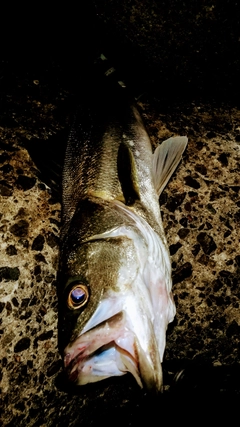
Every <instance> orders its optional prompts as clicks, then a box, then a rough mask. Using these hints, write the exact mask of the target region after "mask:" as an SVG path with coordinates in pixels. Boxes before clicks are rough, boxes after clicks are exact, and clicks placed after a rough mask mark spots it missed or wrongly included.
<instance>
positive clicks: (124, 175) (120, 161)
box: [117, 142, 140, 205]
mask: <svg viewBox="0 0 240 427" xmlns="http://www.w3.org/2000/svg"><path fill="white" fill-rule="evenodd" d="M117 169H118V179H119V181H120V184H121V187H122V192H123V195H124V198H125V203H126V205H132V204H134V202H135V201H136V200H139V199H140V193H139V186H138V177H137V168H136V164H135V160H134V157H133V154H132V152H131V150H130V149H129V147H128V146H127V145H126V144H125V143H124V142H121V144H120V146H119V150H118V157H117Z"/></svg>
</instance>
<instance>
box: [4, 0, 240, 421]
mask: <svg viewBox="0 0 240 427" xmlns="http://www.w3.org/2000/svg"><path fill="white" fill-rule="evenodd" d="M95 3H96V5H97V7H98V14H99V19H100V24H101V25H102V22H101V19H102V10H99V8H100V6H99V5H98V2H95ZM112 3H114V2H112ZM136 3H137V2H136ZM170 3H171V6H172V9H171V11H172V12H171V14H170V18H169V20H170V23H169V25H170V24H171V23H173V24H174V25H175V26H174V28H178V25H177V23H178V16H179V15H178V16H175V15H174V14H173V3H174V2H170ZM175 3H177V2H175ZM117 4H118V3H117ZM147 4H148V2H147ZM154 4H155V3H154ZM124 5H125V2H124ZM125 6H126V5H125ZM125 6H124V7H125ZM130 6H131V7H132V9H131V13H132V14H131V16H132V18H131V19H132V21H131V20H129V19H128V20H127V18H126V17H127V16H128V17H129V16H130V15H127V12H126V9H124V11H125V12H124V13H125V14H123V15H122V19H119V20H118V21H117V24H116V27H117V30H116V31H117V35H116V40H119V39H118V37H119V34H121V31H122V34H123V41H124V44H123V45H122V44H121V42H119V41H118V43H120V44H119V46H121V48H122V51H121V52H120V59H121V60H120V59H118V60H116V62H118V61H119V62H120V63H121V64H122V62H121V61H122V57H123V56H124V54H123V52H124V49H125V46H126V43H129V46H130V47H131V48H129V51H127V54H128V55H130V54H129V52H131V51H132V50H131V49H133V51H134V52H135V55H136V57H137V58H138V61H140V59H139V58H141V55H140V56H139V53H138V49H140V51H141V54H142V55H143V58H144V59H145V62H146V61H147V54H146V49H147V47H148V43H150V42H151V40H150V39H151V38H153V39H154V36H155V38H156V34H157V31H159V28H158V27H157V26H155V32H154V30H152V32H151V31H150V30H149V28H150V27H149V26H148V27H147V28H148V31H147V32H146V31H145V32H144V31H143V33H142V37H141V39H140V38H139V37H140V35H139V34H138V35H137V36H136V37H135V38H134V35H133V33H132V32H128V33H127V34H128V39H124V37H125V34H126V32H127V28H128V23H129V22H132V23H133V25H138V26H139V25H140V24H139V22H138V19H139V14H138V13H137V9H133V2H130V3H129V7H130ZM126 7H127V6H126ZM149 7H150V6H149V5H148V9H146V11H149ZM209 8H210V9H209ZM211 8H212V9H211ZM100 9H101V8H100ZM165 9H167V5H166V7H165ZM165 9H164V10H165ZM114 10H115V12H116V10H118V8H117V9H114ZM133 10H135V15H134V14H133ZM204 10H205V12H204V13H205V15H204V14H203V11H202V10H201V11H200V12H201V13H200V12H199V13H200V15H199V18H198V23H200V24H199V28H200V30H202V27H201V25H203V24H202V22H204V19H205V21H207V22H208V23H209V19H210V18H211V20H212V21H211V22H214V25H215V27H214V28H215V29H218V26H217V23H218V22H219V21H218V20H219V19H220V18H222V17H223V15H224V13H223V12H224V11H222V9H221V10H220V9H219V8H218V7H217V4H215V3H211V4H210V2H209V4H207V2H206V4H205V9H204ZM227 10H228V14H229V10H230V9H227ZM214 11H216V14H214ZM108 12H109V14H107V13H106V16H105V20H106V23H105V25H108V26H107V27H106V28H107V30H106V34H108V31H109V22H110V18H111V13H113V12H111V9H108ZM115 12H114V13H115ZM154 13H155V15H156V14H157V10H155V12H154ZM165 13H166V10H165ZM221 13H222V15H221ZM155 15H154V14H152V16H153V18H152V19H153V21H152V22H153V23H155V22H156V21H155V20H156V16H155ZM112 16H114V17H115V15H114V14H113V15H112ZM134 16H135V18H134ZM146 16H149V14H146ZM146 16H145V17H146ZM166 16H167V15H166ZM192 16H193V15H191V16H190V18H191V17H192ZM194 16H195V18H196V16H197V15H194ZM188 17H189V16H188ZM190 18H189V19H190ZM228 18H229V16H228V15H227V16H226V19H225V27H226V26H227V28H228V25H229V27H231V26H230V23H229V19H230V18H229V19H228ZM149 19H150V18H149ZM159 19H160V18H159ZM181 19H183V18H182V15H181ZM235 19H236V18H235ZM126 20H127V21H126ZM142 20H143V21H144V15H142ZM143 21H141V22H143ZM150 21H151V20H150ZM150 21H148V23H149V22H150ZM136 22H137V24H136ZM144 22H145V28H146V20H145V21H144ZM164 22H167V21H166V20H163V24H162V25H163V28H166V27H164V25H165V24H164ZM150 23H151V22H150ZM219 26H220V23H219ZM57 28H58V27H57ZM103 28H105V27H103ZM124 31H125V32H124ZM234 31H235V30H234ZM234 31H233V33H231V34H230V35H228V37H229V38H231V37H232V39H233V40H234V42H235V38H234V37H235V33H234ZM140 34H141V33H140ZM179 34H180V33H179ZM184 34H185V33H184ZM199 34H200V35H201V34H202V31H200V33H199ZM214 34H215V37H216V33H214ZM219 34H220V33H219ZM185 35H186V34H185ZM150 36H151V37H150ZM62 37H63V36H62ZM175 37H176V39H177V36H175ZM223 39H224V43H226V40H225V38H224V37H223V38H222V39H221V37H220V35H219V43H221V41H222V40H223ZM149 40H150V41H149ZM174 40H175V39H174ZM181 40H182V41H184V43H185V37H183V36H181V35H180V36H179V43H181ZM159 43H160V42H159ZM162 43H163V42H162ZM191 43H192V44H193V46H194V40H193V41H192V42H191ZM197 44H198V45H199V46H200V47H199V46H198V47H199V49H200V54H201V55H202V56H203V57H204V52H206V50H204V49H206V42H205V39H204V40H203V42H202V44H201V43H200V42H199V43H197ZM123 46H124V47H123ZM136 46H138V48H135V47H136ZM156 46H157V45H156ZM164 46H165V44H164V43H163V47H164ZM183 46H186V45H185V44H183ZM233 46H235V44H233ZM168 47H169V46H168ZM141 48H142V50H141ZM195 48H196V46H195ZM134 49H137V53H136V50H134ZM196 49H197V48H196ZM201 49H202V50H201ZM219 49H220V48H219ZM106 50H107V51H109V52H110V53H111V46H110V47H109V45H107V49H106ZM96 51H97V49H96ZM183 52H185V51H184V50H183ZM220 52H221V57H223V56H224V52H225V55H226V58H228V57H230V59H231V61H230V62H231V64H235V68H236V69H237V66H238V64H236V57H235V56H234V53H233V55H232V57H231V55H230V53H229V52H228V54H226V52H227V51H226V50H224V44H223V45H221V49H220ZM48 53H49V52H48ZM163 53H164V54H163V57H164V58H166V57H167V56H169V57H170V58H173V59H172V61H173V65H174V64H175V65H176V63H175V62H174V58H175V61H176V55H175V51H174V49H173V50H171V49H170V50H168V49H167V47H166V46H165V48H164V49H163ZM171 53H172V57H171ZM149 55H150V56H149V67H150V69H151V70H152V69H154V70H156V67H160V66H161V61H160V60H159V61H158V60H157V59H156V58H158V56H157V55H159V53H158V48H157V47H156V49H155V51H154V48H153V47H152V49H151V52H150V54H149ZM208 55H209V54H208V53H206V55H205V56H206V58H207V59H208V58H209V56H208ZM93 56H94V55H93ZM114 56H116V51H114V52H113V57H114ZM154 58H155V59H154ZM153 59H154V60H153ZM185 59H186V58H185ZM65 61H66V57H65V56H64V58H60V56H58V55H57V56H56V58H50V57H49V55H46V56H44V60H42V58H38V59H37V60H36V59H34V61H31V58H30V59H29V58H28V59H27V60H25V61H23V62H19V60H18V59H16V58H12V59H3V60H2V62H1V76H0V77H1V80H0V81H1V101H2V105H1V112H0V241H1V244H0V312H1V314H0V316H1V331H0V332H1V344H0V345H1V347H0V359H1V372H0V379H1V383H0V384H1V407H2V416H1V422H2V425H3V426H8V427H10V426H15V425H19V426H78V425H83V426H85V425H86V426H88V425H89V426H90V425H95V424H97V423H98V422H99V419H104V423H105V424H107V425H108V422H109V424H110V418H111V417H110V418H109V415H110V413H111V412H113V411H114V415H115V417H116V419H119V420H121V421H122V422H124V423H125V424H126V425H129V426H130V425H135V423H136V424H137V418H138V417H139V416H140V417H141V416H144V414H145V413H146V411H147V412H148V413H149V414H150V418H151V417H153V419H154V417H156V416H157V417H158V418H159V414H161V415H166V414H167V413H168V412H167V411H168V410H170V408H171V407H172V405H174V406H175V408H176V411H175V413H174V414H172V417H173V418H172V419H173V420H175V421H176V420H179V419H180V418H181V417H185V416H187V415H186V414H185V412H184V415H183V411H182V408H183V407H185V406H186V402H188V404H190V403H191V404H192V405H193V406H194V408H195V411H196V412H195V413H197V414H198V416H201V414H203V412H202V406H201V405H204V406H205V408H206V406H207V407H208V405H210V406H211V402H212V400H211V399H213V397H214V396H217V397H218V400H219V405H220V407H221V403H223V405H224V406H225V407H226V408H228V409H227V410H228V412H230V413H232V411H233V409H234V404H233V401H234V398H235V397H236V396H239V393H240V388H239V378H240V368H239V366H240V353H239V352H240V345H239V344H240V342H239V332H240V314H239V313H240V311H239V297H240V294H239V282H240V280H239V272H240V255H239V240H240V234H239V221H240V197H239V190H240V178H239V169H240V153H239V150H240V149H239V143H240V109H239V103H238V100H237V96H236V94H237V88H236V90H235V91H234V88H233V84H234V82H235V80H234V79H235V78H236V75H237V74H236V73H237V72H236V71H233V70H231V72H230V74H231V79H230V80H231V81H230V82H229V83H228V82H227V81H226V80H224V78H225V73H227V68H226V66H225V65H224V66H223V69H224V73H223V74H222V75H221V72H220V73H219V74H217V78H216V82H217V83H216V86H214V87H213V90H212V91H211V88H210V89H209V96H207V91H206V90H205V91H204V96H201V90H199V88H198V79H197V76H198V75H199V76H200V77H199V78H200V82H201V84H200V86H201V87H202V86H203V84H202V83H204V82H206V79H205V80H204V77H203V74H204V73H201V72H202V71H204V72H205V65H204V66H203V67H202V68H201V67H200V71H199V74H198V72H197V71H196V70H195V72H196V73H195V74H194V73H193V71H192V70H193V69H194V62H193V63H191V66H186V67H185V71H186V74H187V75H188V76H189V80H191V78H192V76H193V79H192V80H191V83H189V84H190V86H188V83H187V81H188V78H187V77H186V78H185V77H184V79H185V80H184V79H183V77H182V76H184V72H183V71H181V73H180V74H181V78H180V79H179V81H180V82H181V83H182V84H183V86H182V87H181V88H180V89H179V91H176V92H174V91H175V90H176V87H177V84H176V81H175V79H176V78H177V77H176V76H177V72H176V69H175V68H174V69H175V71H174V73H173V74H172V75H170V77H169V74H168V68H167V70H166V73H165V71H164V72H163V76H162V77H161V81H162V86H164V77H166V76H168V78H167V77H166V81H167V82H168V83H167V87H168V88H170V86H171V84H170V83H171V81H174V82H175V84H174V90H170V89H169V93H170V96H168V90H167V89H166V90H165V91H163V96H161V87H160V86H159V85H156V86H154V79H153V81H151V84H150V83H149V82H150V80H151V78H150V77H149V76H150V74H149V71H148V72H146V70H145V74H144V75H143V77H142V79H143V80H142V86H141V73H140V77H139V76H138V78H137V83H136V81H135V82H134V81H133V80H134V79H133V77H132V75H131V72H128V69H129V63H128V64H127V65H126V64H125V75H126V78H127V80H128V83H129V85H130V88H131V83H132V87H134V85H135V86H136V87H137V89H136V88H134V90H137V91H138V95H139V94H141V95H142V96H141V97H140V98H139V101H138V102H139V108H140V110H141V113H142V116H143V118H144V119H145V123H146V127H147V129H148V132H149V135H150V137H151V140H152V143H153V146H156V145H157V144H158V143H159V142H161V141H163V140H164V139H166V138H168V137H170V136H172V135H187V136H188V138H189V144H188V148H187V151H186V153H185V154H184V157H183V161H182V162H181V165H180V167H179V168H178V170H177V172H176V173H175V175H174V177H173V179H172V180H171V182H170V183H169V185H168V186H167V188H166V189H165V191H164V192H163V194H162V195H161V198H160V205H161V210H162V215H163V221H164V227H165V230H166V235H167V239H168V242H169V247H170V253H171V255H172V266H173V293H174V299H175V302H176V306H177V315H176V318H175V320H174V322H173V323H172V324H171V325H170V326H169V330H168V334H167V347H166V352H165V361H164V378H165V388H164V393H163V396H160V397H149V396H148V395H147V394H145V393H144V392H141V391H139V390H138V388H137V386H136V385H135V383H134V381H133V380H132V378H128V376H125V377H122V378H120V379H111V380H109V381H106V382H102V383H98V384H94V385H92V386H86V387H83V388H81V389H80V390H74V389H72V388H69V386H68V385H67V384H66V383H65V380H64V377H63V375H62V363H61V358H60V355H59V352H58V348H57V315H58V314H57V294H56V274H57V265H58V253H59V230H60V216H61V205H60V197H59V177H60V174H61V164H62V158H63V152H64V147H65V144H66V138H67V134H68V131H69V127H70V124H71V121H72V117H73V114H74V111H75V107H76V105H77V103H78V102H79V97H80V98H81V90H82V87H83V86H84V85H85V80H84V79H86V72H85V71H84V72H82V70H81V67H80V68H77V69H76V68H74V71H72V69H69V67H67V66H66V62H65ZM70 64H71V65H72V64H74V65H75V66H76V63H75V62H74V61H73V60H70ZM184 64H185V63H184V62H183V67H184ZM197 64H198V66H199V62H198V63H197ZM121 67H122V69H123V70H124V64H122V65H121ZM151 67H152V68H151ZM82 68H84V60H83V66H82ZM211 70H213V67H212V65H211V69H210V71H211ZM234 70H235V69H234ZM121 71H122V70H121ZM146 73H147V77H148V78H147V79H145V80H144V78H145V77H146ZM164 73H165V74H164ZM234 73H235V74H234ZM123 74H124V73H123ZM169 79H170V80H169ZM171 79H172V80H171ZM89 80H90V79H89ZM223 81H225V82H226V85H229V86H227V87H228V89H229V90H226V86H225V88H224V91H223V92H221V87H222V86H223ZM139 82H140V83H139ZM211 82H212V84H214V78H213V77H212V76H211ZM154 87H156V90H154ZM142 88H143V89H142ZM188 88H190V89H191V90H192V92H191V93H190V94H189V92H188V91H187V89H188ZM184 90H186V96H183V93H184ZM221 93H222V97H221ZM55 173H56V175H55ZM185 368H186V370H185V371H184V372H183V373H182V374H181V371H182V370H183V369H185ZM176 373H179V381H178V382H177V383H174V382H173V377H174V375H175V374H176ZM204 399H205V400H204ZM183 402H184V405H185V406H181V405H182V404H183ZM226 402H227V403H228V406H226ZM161 404H162V406H161ZM229 405H230V406H229ZM231 405H232V406H231ZM160 406H161V409H159V408H160ZM211 408H212V406H211ZM229 408H231V410H229ZM212 409H213V416H214V417H215V416H216V411H215V409H214V407H213V408H212ZM220 414H221V411H220ZM218 415H219V411H218ZM183 419H184V418H183ZM159 420H160V418H159Z"/></svg>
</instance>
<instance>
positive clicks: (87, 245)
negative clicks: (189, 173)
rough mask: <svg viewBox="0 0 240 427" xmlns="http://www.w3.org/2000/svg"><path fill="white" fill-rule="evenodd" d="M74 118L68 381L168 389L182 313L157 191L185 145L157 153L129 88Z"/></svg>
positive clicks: (67, 235) (172, 142)
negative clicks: (170, 346)
mask: <svg viewBox="0 0 240 427" xmlns="http://www.w3.org/2000/svg"><path fill="white" fill-rule="evenodd" d="M121 91H122V92H121V93H120V92H119V95H117V98H116V94H113V93H111V92H110V93H108V94H107V95H106V94H104V95H103V97H102V98H101V100H100V101H97V102H94V103H93V102H91V103H89V106H88V107H86V108H85V109H84V110H82V111H81V113H80V117H77V118H76V121H75V124H74V126H73V128H72V131H71V134H70V138H69V141H68V146H67V151H66V158H65V165H64V173H63V227H62V236H61V242H62V245H61V258H60V272H59V276H60V279H61V280H60V285H59V300H60V302H59V307H60V309H59V340H60V346H61V348H62V351H63V356H64V363H65V367H66V370H67V372H68V375H69V378H70V379H71V380H73V381H75V382H76V384H79V385H81V384H86V383H89V382H95V381H99V380H102V379H104V378H108V377H110V376H119V375H123V374H125V373H127V372H130V373H131V374H132V375H133V376H134V378H135V379H136V381H137V383H138V384H139V385H140V386H141V387H143V386H144V387H147V388H149V389H156V390H160V388H161V385H162V369H161V362H162V358H163V353H164V348H165V335H166V329H167V325H168V323H169V322H171V321H172V320H173V318H174V315H175V305H174V302H173V298H172V293H171V286H172V283H171V262H170V256H169V251H168V246H167V241H166V237H165V234H164V230H163V226H162V220H161V215H160V209H159V194H160V192H161V191H162V188H163V187H164V186H165V185H166V182H167V181H168V180H169V178H170V176H171V175H172V173H173V171H174V170H175V168H176V166H177V165H178V163H179V161H180V159H181V156H182V153H183V151H184V149H185V147H186V144H187V138H186V137H176V138H170V139H169V140H167V141H165V142H164V143H163V144H161V145H160V146H159V147H158V148H157V150H156V151H155V153H154V154H153V153H152V147H151V143H150V140H149V137H148V135H147V132H146V130H145V127H144V125H143V122H142V120H141V117H140V115H139V112H138V110H137V108H136V106H135V105H133V104H132V103H130V102H129V100H128V98H127V96H126V95H125V93H124V90H123V89H121Z"/></svg>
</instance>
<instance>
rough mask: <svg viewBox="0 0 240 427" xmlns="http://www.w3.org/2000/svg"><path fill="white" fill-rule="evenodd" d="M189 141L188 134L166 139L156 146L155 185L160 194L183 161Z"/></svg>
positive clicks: (153, 166) (154, 156) (154, 160)
mask: <svg viewBox="0 0 240 427" xmlns="http://www.w3.org/2000/svg"><path fill="white" fill-rule="evenodd" d="M187 143H188V139H187V137H186V136H176V137H172V138H169V139H166V140H165V141H163V143H162V144H161V145H159V146H158V147H157V148H156V150H155V152H154V154H153V164H152V171H153V182H154V186H155V189H156V191H157V193H158V195H159V196H160V194H161V192H162V191H163V189H164V187H165V186H166V185H167V183H168V181H169V179H170V178H171V176H172V174H173V172H174V171H175V169H176V168H177V166H178V164H179V162H180V161H181V158H182V154H183V152H184V150H185V148H186V146H187Z"/></svg>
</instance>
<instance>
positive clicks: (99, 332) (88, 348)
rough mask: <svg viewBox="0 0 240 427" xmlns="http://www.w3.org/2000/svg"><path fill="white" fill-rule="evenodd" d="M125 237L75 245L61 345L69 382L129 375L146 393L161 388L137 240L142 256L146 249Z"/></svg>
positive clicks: (69, 259)
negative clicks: (144, 387)
mask: <svg viewBox="0 0 240 427" xmlns="http://www.w3.org/2000/svg"><path fill="white" fill-rule="evenodd" d="M75 230H76V228H75ZM70 234H71V233H70ZM126 234H127V233H125V234H124V232H122V231H121V230H120V231H119V228H116V231H115V230H114V229H113V230H112V231H111V232H110V233H105V235H104V236H95V237H92V238H90V239H88V240H87V241H85V242H84V243H82V244H81V245H77V244H76V242H75V243H74V241H72V245H71V250H69V243H68V251H66V252H65V259H64V261H63V264H64V274H63V275H62V276H63V279H64V280H63V281H64V282H65V283H64V285H63V286H62V289H63V291H61V296H60V316H59V341H60V346H61V348H62V352H63V358H64V365H65V368H66V372H67V374H68V377H69V379H70V380H72V381H74V382H75V383H76V384H77V385H83V384H86V383H90V382H96V381H99V380H102V379H105V378H108V377H111V376H120V375H124V374H126V373H127V372H130V373H131V374H132V375H133V376H134V378H135V379H136V381H137V383H138V384H139V385H140V386H141V387H143V386H146V387H148V388H155V389H160V388H161V384H162V371H161V363H160V357H159V351H158V345H157V342H156V338H155V334H154V331H153V313H152V305H151V301H150V296H149V291H148V289H147V287H146V285H145V283H144V281H145V279H146V278H145V276H144V274H145V273H144V268H143V265H142V262H140V259H139V253H138V251H136V239H138V240H139V241H138V243H137V244H138V246H139V247H141V248H142V249H141V251H142V253H143V254H144V251H145V249H146V250H147V248H145V244H144V241H143V240H142V238H141V237H140V236H136V239H135V241H134V240H133V239H131V238H130V237H129V236H127V235H126ZM76 237H77V236H76V233H75V238H76ZM63 252H64V251H63ZM66 254H67V255H66ZM146 257H147V252H146ZM143 264H144V263H143Z"/></svg>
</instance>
